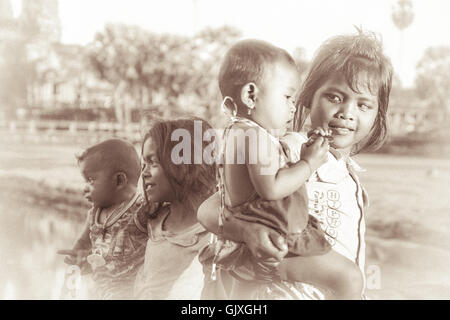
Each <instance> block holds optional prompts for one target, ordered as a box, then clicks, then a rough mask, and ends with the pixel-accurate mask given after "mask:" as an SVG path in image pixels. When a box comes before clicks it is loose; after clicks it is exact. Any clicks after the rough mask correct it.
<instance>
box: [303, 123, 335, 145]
mask: <svg viewBox="0 0 450 320" xmlns="http://www.w3.org/2000/svg"><path fill="white" fill-rule="evenodd" d="M307 136H308V138H309V139H308V141H307V142H306V145H307V146H310V145H311V144H312V143H314V141H315V140H316V139H317V138H318V137H324V138H326V139H328V142H330V141H333V136H332V132H331V130H330V129H324V128H321V127H317V128H315V129H312V130H309V131H308V133H307Z"/></svg>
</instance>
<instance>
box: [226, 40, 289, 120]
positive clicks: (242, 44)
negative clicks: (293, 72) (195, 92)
mask: <svg viewBox="0 0 450 320" xmlns="http://www.w3.org/2000/svg"><path fill="white" fill-rule="evenodd" d="M277 62H286V63H288V64H291V65H292V66H293V68H295V67H296V65H295V61H294V59H293V58H292V57H291V55H290V54H289V53H288V52H287V51H286V50H284V49H281V48H279V47H276V46H274V45H272V44H270V43H268V42H265V41H261V40H254V39H247V40H241V41H238V42H237V43H235V44H234V45H233V46H232V47H231V48H230V49H229V50H228V52H227V53H226V54H225V57H224V58H223V60H222V64H221V66H220V72H219V88H220V92H221V94H222V97H223V98H225V97H226V96H228V97H231V98H232V99H233V101H234V102H235V103H236V105H237V108H238V112H239V111H240V112H242V111H243V110H245V109H243V104H242V101H241V89H242V86H243V85H245V84H247V83H249V82H254V83H255V84H256V85H258V84H260V81H261V79H262V78H263V76H264V72H265V71H266V70H267V68H268V67H270V66H271V65H273V64H275V63H277Z"/></svg>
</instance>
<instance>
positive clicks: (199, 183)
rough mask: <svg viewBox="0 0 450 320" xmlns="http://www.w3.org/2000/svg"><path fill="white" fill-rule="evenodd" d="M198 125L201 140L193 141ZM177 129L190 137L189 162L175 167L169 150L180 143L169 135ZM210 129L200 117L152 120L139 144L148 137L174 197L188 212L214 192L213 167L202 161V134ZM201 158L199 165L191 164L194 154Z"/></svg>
mask: <svg viewBox="0 0 450 320" xmlns="http://www.w3.org/2000/svg"><path fill="white" fill-rule="evenodd" d="M195 125H197V126H198V127H199V126H201V138H202V139H201V141H196V142H194V126H195ZM177 129H184V130H186V131H187V132H188V133H189V135H190V148H191V159H190V162H189V163H180V164H175V163H174V161H173V160H172V150H173V148H174V147H175V146H176V145H177V144H179V143H180V141H172V139H171V137H172V133H173V132H174V131H175V130H177ZM209 129H211V130H212V128H211V126H210V125H209V124H208V122H206V121H205V120H203V119H201V118H195V117H192V118H180V119H176V120H153V121H152V122H151V127H150V129H149V130H148V131H147V132H146V133H145V136H144V139H143V141H142V146H144V143H145V141H146V140H147V139H148V138H151V139H152V141H153V143H155V145H156V148H157V156H158V159H159V162H160V164H161V167H162V168H163V170H164V174H165V175H166V177H167V179H168V181H169V183H170V186H171V187H172V191H173V192H174V196H175V198H176V199H177V200H178V201H179V202H180V203H185V204H186V206H187V209H188V210H195V211H196V210H197V207H198V206H199V205H200V203H201V202H203V201H204V200H205V199H207V198H208V197H209V196H210V195H211V194H213V193H214V192H215V188H216V166H215V164H214V163H212V164H208V163H205V161H203V150H204V149H205V147H206V146H207V145H209V143H215V142H214V141H213V142H208V141H203V135H204V133H205V131H207V130H209ZM196 153H197V154H200V155H202V161H201V163H200V164H196V163H194V154H196Z"/></svg>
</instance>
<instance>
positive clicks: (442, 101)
mask: <svg viewBox="0 0 450 320" xmlns="http://www.w3.org/2000/svg"><path fill="white" fill-rule="evenodd" d="M415 87H416V91H417V93H418V95H419V97H420V98H422V99H424V100H427V101H429V104H430V105H431V106H432V107H434V108H443V109H444V110H446V111H447V110H448V108H449V104H450V46H437V47H430V48H428V49H427V50H425V52H424V55H423V57H422V58H421V59H420V60H419V62H418V64H417V75H416V79H415Z"/></svg>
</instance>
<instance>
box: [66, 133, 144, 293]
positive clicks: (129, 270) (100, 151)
mask: <svg viewBox="0 0 450 320" xmlns="http://www.w3.org/2000/svg"><path fill="white" fill-rule="evenodd" d="M77 160H78V165H79V168H80V171H81V174H82V176H83V178H84V180H85V185H84V189H83V192H84V197H85V198H86V199H87V200H88V201H89V202H91V203H92V208H91V209H90V210H89V212H88V215H87V221H86V226H85V228H84V231H83V233H82V234H81V236H80V237H79V239H78V240H77V241H76V243H75V245H74V247H73V248H72V250H60V251H59V252H58V253H60V254H66V255H68V257H66V259H65V262H66V263H68V264H72V265H73V264H76V265H79V266H81V267H83V269H86V267H89V268H90V269H91V270H92V279H93V281H94V283H95V288H94V290H93V291H94V292H93V295H92V298H93V299H131V298H132V297H133V287H134V280H135V276H136V273H137V271H138V268H139V267H140V266H141V265H142V264H143V262H144V255H145V245H146V243H147V239H148V235H147V227H146V226H147V207H146V206H145V202H144V201H143V198H142V196H141V195H140V193H138V192H137V184H138V179H139V176H140V172H141V165H140V158H139V155H138V153H137V152H136V149H135V148H134V146H133V145H132V144H131V143H129V142H127V141H124V140H121V139H109V140H106V141H103V142H100V143H98V144H96V145H93V146H91V147H89V148H87V149H86V150H85V151H84V152H83V153H82V154H81V155H80V156H78V157H77Z"/></svg>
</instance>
